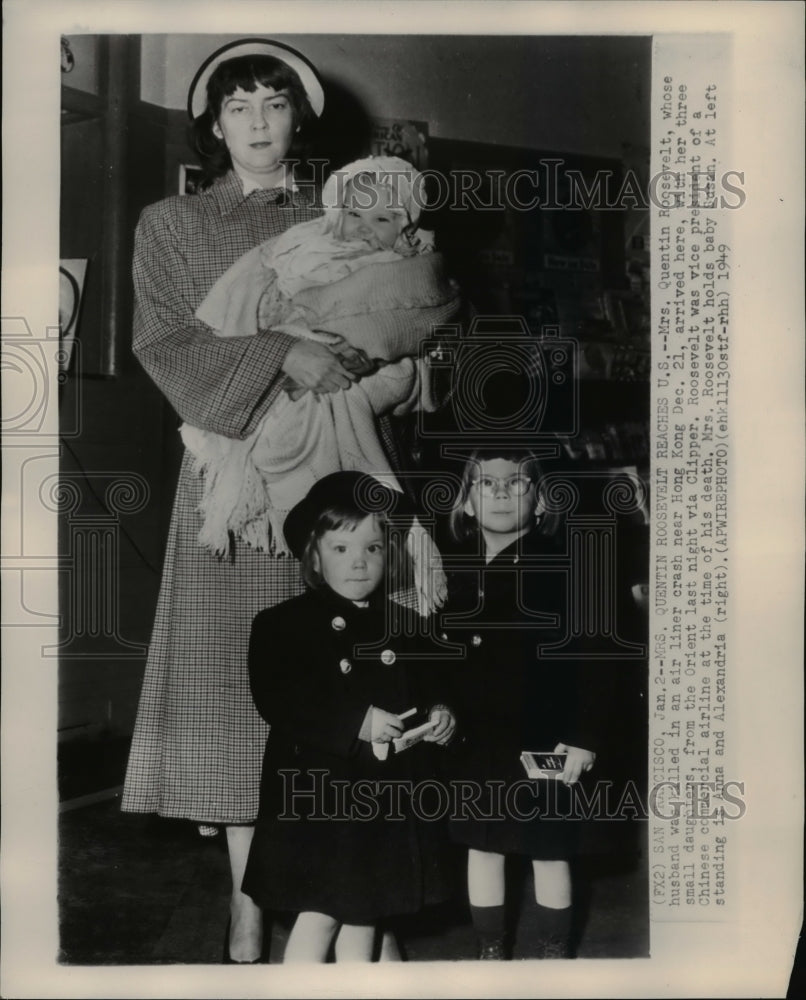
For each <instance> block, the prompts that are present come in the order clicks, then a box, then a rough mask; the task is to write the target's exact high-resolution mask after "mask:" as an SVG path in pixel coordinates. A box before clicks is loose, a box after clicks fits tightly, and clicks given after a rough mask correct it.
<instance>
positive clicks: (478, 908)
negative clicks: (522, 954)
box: [467, 847, 506, 959]
mask: <svg viewBox="0 0 806 1000" xmlns="http://www.w3.org/2000/svg"><path fill="white" fill-rule="evenodd" d="M467 893H468V896H469V898H470V916H471V918H472V920H473V927H474V929H475V931H476V936H477V937H478V939H479V958H481V959H503V958H505V957H506V955H505V949H504V934H505V924H504V855H503V854H494V853H493V852H492V851H477V850H475V849H474V848H472V847H471V848H470V850H469V851H468V853H467Z"/></svg>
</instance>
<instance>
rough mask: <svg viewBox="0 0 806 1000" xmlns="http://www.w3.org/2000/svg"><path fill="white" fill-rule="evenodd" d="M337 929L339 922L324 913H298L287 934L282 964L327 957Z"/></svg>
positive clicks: (320, 961) (318, 960)
mask: <svg viewBox="0 0 806 1000" xmlns="http://www.w3.org/2000/svg"><path fill="white" fill-rule="evenodd" d="M338 929H339V922H338V920H335V919H334V918H333V917H329V916H328V915H327V914H326V913H315V912H313V911H310V910H309V911H307V912H305V913H300V914H299V916H298V917H297V919H296V922H295V923H294V926H293V927H292V928H291V933H290V934H289V935H288V942H287V943H286V946H285V956H284V958H283V964H285V965H294V964H296V963H298V962H319V963H322V962H324V961H325V960H326V959H327V953H328V951H329V950H330V945H331V942H332V941H333V935H334V934H335V933H336V931H337V930H338Z"/></svg>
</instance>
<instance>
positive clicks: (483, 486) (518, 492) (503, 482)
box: [472, 476, 532, 497]
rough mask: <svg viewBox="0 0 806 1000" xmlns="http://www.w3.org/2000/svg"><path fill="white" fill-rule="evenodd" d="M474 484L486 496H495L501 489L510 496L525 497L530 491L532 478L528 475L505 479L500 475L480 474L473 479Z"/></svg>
mask: <svg viewBox="0 0 806 1000" xmlns="http://www.w3.org/2000/svg"><path fill="white" fill-rule="evenodd" d="M472 485H473V486H476V487H477V488H478V490H479V492H480V493H481V494H482V496H485V497H494V496H495V495H496V494H497V493H498V491H499V489H501V490H503V491H504V492H505V493H507V494H508V495H509V496H512V497H523V496H526V494H527V493H528V492H529V487H530V486H531V485H532V480H531V479H529V477H528V476H508V477H507V478H505V479H501V478H499V477H498V476H479V478H478V479H474V480H473V482H472Z"/></svg>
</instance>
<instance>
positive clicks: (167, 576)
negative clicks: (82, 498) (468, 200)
mask: <svg viewBox="0 0 806 1000" xmlns="http://www.w3.org/2000/svg"><path fill="white" fill-rule="evenodd" d="M323 104H324V95H323V92H322V87H321V84H320V82H319V79H318V77H317V74H316V72H315V70H314V69H313V67H312V66H311V65H310V64H309V63H308V62H307V60H305V59H304V57H303V56H301V55H300V54H299V53H297V52H295V51H294V50H292V49H289V48H287V47H285V46H282V45H279V44H277V43H273V42H268V41H265V40H262V39H249V40H246V41H242V42H236V43H233V44H230V45H227V46H224V47H223V48H222V49H219V50H218V51H217V52H215V53H214V54H213V55H212V56H211V57H210V58H209V59H208V60H207V61H206V62H205V63H204V64H203V66H202V67H201V68H200V70H199V72H198V73H197V74H196V77H195V79H194V81H193V84H192V85H191V88H190V97H189V111H190V114H191V118H192V119H193V125H194V131H195V133H196V137H197V145H198V148H199V151H200V153H201V154H202V158H203V162H204V164H205V169H206V171H207V174H208V177H207V185H206V187H205V188H204V189H203V190H202V191H201V192H200V193H199V194H198V195H191V196H185V197H171V198H166V199H164V200H163V201H160V202H158V203H157V204H155V205H151V206H149V207H147V208H146V209H145V210H144V212H143V214H142V216H141V218H140V222H139V225H138V227H137V233H136V238H135V248H134V285H135V322H134V351H135V353H136V355H137V357H138V358H139V360H140V362H141V363H142V365H143V367H144V368H145V369H146V371H147V372H148V373H149V375H150V376H151V377H152V378H153V379H154V381H155V382H156V383H157V385H158V386H159V387H160V389H161V390H162V391H163V392H164V394H165V396H166V397H167V398H168V400H169V401H170V403H171V404H172V406H173V407H174V409H175V410H176V411H177V413H178V414H179V416H180V417H181V418H182V419H183V420H185V421H187V422H189V423H192V424H194V425H195V426H198V427H202V428H205V429H207V430H210V431H215V432H216V433H218V434H223V435H225V436H228V437H231V438H243V437H246V436H247V435H248V434H249V433H250V432H251V431H252V430H254V428H255V427H256V426H257V424H258V423H259V421H260V420H261V418H262V417H263V416H264V415H265V413H266V411H267V410H268V408H269V407H270V405H271V404H272V402H273V401H274V399H275V398H276V396H277V394H278V393H279V391H280V385H281V382H282V381H283V379H284V378H285V376H290V377H291V378H292V379H293V380H294V381H295V382H297V383H298V384H299V385H301V386H303V387H305V388H307V389H309V390H311V391H313V392H315V393H328V392H336V391H338V390H339V389H343V388H346V387H348V386H349V385H350V383H351V382H352V381H353V380H355V379H356V378H357V377H360V375H361V374H362V373H363V372H364V359H363V358H362V356H361V355H360V354H359V353H358V352H353V353H352V354H350V353H347V354H346V355H345V354H344V353H343V352H342V354H341V355H339V356H336V355H335V354H334V353H333V352H332V351H331V350H330V349H329V348H328V347H326V346H324V345H323V344H319V343H315V342H313V341H309V340H297V339H294V338H291V337H289V336H286V335H284V334H277V333H273V334H272V335H271V336H259V335H258V336H256V337H234V338H231V339H228V340H222V339H219V338H218V337H216V336H215V335H214V334H213V332H212V331H211V330H210V329H209V328H208V327H206V326H205V324H203V323H201V322H199V321H197V320H195V319H194V312H195V310H196V308H197V307H198V306H199V304H200V303H201V301H202V299H203V298H204V296H205V295H206V294H207V292H208V291H209V290H210V288H211V286H212V285H213V283H214V282H215V281H216V279H217V278H219V277H220V276H221V275H222V274H223V273H224V271H225V270H226V269H227V268H228V267H229V266H230V265H231V264H232V263H233V262H234V261H235V260H236V259H237V258H238V257H240V256H241V255H242V254H243V253H245V252H246V251H247V250H249V249H251V248H252V247H254V246H257V244H259V243H262V242H264V241H265V240H268V239H270V238H272V237H275V236H277V235H279V234H280V233H281V232H283V231H284V230H285V229H287V228H288V227H289V226H292V225H294V224H295V223H299V222H304V221H306V220H309V219H312V218H314V217H316V216H317V215H319V214H320V209H318V208H317V207H316V206H315V205H314V203H313V197H312V195H311V193H310V192H307V191H304V190H301V189H300V190H297V189H296V188H295V185H294V177H293V173H292V171H291V169H290V168H289V167H287V165H286V161H287V160H289V159H291V158H292V157H293V153H294V148H293V146H294V142H295V140H297V139H303V138H304V135H305V131H306V128H308V127H309V126H310V125H311V123H312V122H313V120H314V119H315V117H316V116H318V115H319V114H321V111H322V107H323ZM200 498H201V483H200V480H199V478H198V476H197V475H196V473H195V472H194V470H193V466H192V461H191V459H190V457H189V456H188V455H187V454H186V455H185V457H184V460H183V463H182V468H181V471H180V475H179V483H178V486H177V492H176V498H175V502H174V509H173V516H172V520H171V527H170V533H169V537H168V543H167V551H166V556H165V564H164V568H163V578H162V585H161V589H160V596H159V602H158V606H157V613H156V620H155V624H154V631H153V635H152V641H151V647H150V651H149V657H148V663H147V667H146V675H145V681H144V685H143V690H142V694H141V699H140V708H139V712H138V717H137V723H136V727H135V732H134V737H133V741H132V749H131V754H130V758H129V766H128V772H127V775H126V783H125V788H124V793H123V803H122V808H123V809H124V810H125V811H129V812H156V813H159V814H160V815H162V816H168V817H183V818H187V819H191V820H194V821H195V822H197V823H198V824H200V825H201V826H202V832H207V833H213V832H214V829H215V828H217V827H220V826H224V827H225V828H226V833H227V846H228V852H229V859H230V867H231V874H232V897H231V903H230V923H229V924H228V928H229V930H228V935H227V940H226V941H225V947H224V954H225V960H227V959H230V960H232V961H235V962H251V961H256V960H258V959H259V957H260V954H261V948H262V915H261V912H260V910H259V909H258V908H257V907H256V906H255V904H254V903H253V902H252V900H251V899H250V898H249V897H248V896H246V895H245V894H243V893H242V892H241V889H240V886H241V880H242V877H243V871H244V866H245V864H246V858H247V855H248V852H249V845H250V842H251V839H252V824H253V822H254V819H255V816H256V815H257V806H258V785H259V776H260V762H261V757H262V753H263V747H264V744H265V741H266V734H267V727H266V725H265V723H264V722H263V721H262V719H261V718H260V716H259V715H258V713H257V711H256V710H255V708H254V705H253V704H252V700H251V697H250V693H249V679H248V674H247V645H248V640H249V630H250V626H251V623H252V619H253V618H254V616H255V615H256V614H257V612H258V611H259V610H261V609H262V608H265V607H267V606H271V605H273V604H276V603H277V602H279V601H282V600H286V599H288V598H289V597H292V596H294V595H295V594H297V593H299V592H300V589H301V584H300V579H299V567H298V564H297V563H296V561H295V560H292V559H288V558H285V559H279V558H272V557H270V556H267V555H266V554H265V553H261V552H256V551H253V550H251V549H249V548H248V547H247V546H245V545H244V544H243V543H240V542H236V543H235V545H234V546H233V550H232V553H231V555H230V557H229V558H227V559H225V560H219V559H217V558H216V557H214V556H212V555H210V554H209V553H206V552H205V551H203V550H202V548H201V547H200V546H199V544H198V539H197V536H198V532H199V526H200V522H199V515H198V513H197V507H198V504H199V501H200ZM204 828H207V829H204Z"/></svg>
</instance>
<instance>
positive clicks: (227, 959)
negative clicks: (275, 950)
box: [221, 917, 269, 965]
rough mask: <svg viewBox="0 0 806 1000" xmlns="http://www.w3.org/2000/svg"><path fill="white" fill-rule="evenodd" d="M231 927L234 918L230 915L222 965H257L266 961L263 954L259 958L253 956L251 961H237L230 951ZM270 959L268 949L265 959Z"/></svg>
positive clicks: (225, 933)
mask: <svg viewBox="0 0 806 1000" xmlns="http://www.w3.org/2000/svg"><path fill="white" fill-rule="evenodd" d="M231 927H232V918H231V917H230V919H229V920H227V927H226V930H225V931H224V954H223V956H222V958H221V963H222V965H257V964H258V963H259V962H263V961H264V958H263V955H260V957H259V958H253V959H252V961H251V962H236V961H235V959H234V958H233V957H232V955H230V953H229V932H230V929H231ZM264 949H265V936H264ZM268 960H269V958H268V951H267V952H266V958H265V961H267V962H268Z"/></svg>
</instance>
